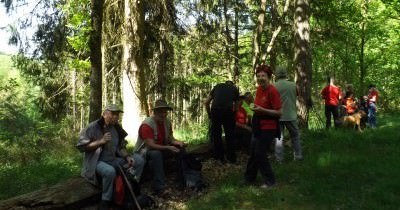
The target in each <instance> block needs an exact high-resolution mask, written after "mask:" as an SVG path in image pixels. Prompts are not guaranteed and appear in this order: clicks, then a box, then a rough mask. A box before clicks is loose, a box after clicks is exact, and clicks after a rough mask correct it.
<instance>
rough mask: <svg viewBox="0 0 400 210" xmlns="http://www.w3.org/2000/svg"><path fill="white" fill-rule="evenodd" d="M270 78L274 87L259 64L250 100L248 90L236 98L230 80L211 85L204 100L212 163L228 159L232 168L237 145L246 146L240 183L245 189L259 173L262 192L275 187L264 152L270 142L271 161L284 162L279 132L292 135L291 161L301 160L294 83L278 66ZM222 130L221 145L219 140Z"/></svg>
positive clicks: (236, 91) (264, 66)
mask: <svg viewBox="0 0 400 210" xmlns="http://www.w3.org/2000/svg"><path fill="white" fill-rule="evenodd" d="M275 76H276V79H277V81H276V82H275V83H273V82H272V69H271V67H270V66H267V65H260V66H258V67H257V68H256V79H257V85H258V86H257V89H256V93H255V98H254V102H253V96H252V95H251V93H250V92H246V93H245V94H244V95H243V96H240V95H239V91H238V89H237V88H236V87H235V86H234V84H233V82H231V81H227V82H225V83H220V84H218V85H216V86H215V87H214V88H213V89H212V90H211V92H210V94H209V96H208V98H207V100H206V101H205V106H206V110H207V113H208V115H209V118H210V123H211V129H210V132H211V141H212V142H213V147H214V150H213V152H214V158H215V159H216V160H218V161H219V162H220V163H222V164H224V163H226V162H227V161H228V162H229V163H231V164H236V163H237V160H236V150H237V149H238V146H239V147H246V145H247V144H249V159H248V161H247V167H246V170H245V172H244V181H243V182H244V184H246V185H247V184H254V182H255V180H256V177H257V173H258V171H259V172H260V173H261V175H262V177H263V183H262V184H261V187H262V188H269V187H272V186H274V185H275V183H276V181H275V175H274V173H273V170H272V167H271V164H270V162H269V160H268V156H267V153H268V152H269V150H270V148H271V146H272V145H273V144H274V143H275V156H276V159H277V161H279V162H282V161H283V158H284V155H283V154H284V153H283V149H284V144H283V131H284V128H287V129H288V131H289V133H290V136H291V140H292V144H293V148H294V159H295V160H302V159H303V155H302V150H301V145H300V140H299V131H298V124H297V110H296V98H297V94H298V92H297V88H296V84H295V83H294V82H292V81H288V80H287V71H286V69H285V68H283V67H277V68H276V74H275ZM222 128H223V130H224V133H225V143H226V146H224V145H223V141H222ZM247 142H248V143H247ZM225 149H226V151H225Z"/></svg>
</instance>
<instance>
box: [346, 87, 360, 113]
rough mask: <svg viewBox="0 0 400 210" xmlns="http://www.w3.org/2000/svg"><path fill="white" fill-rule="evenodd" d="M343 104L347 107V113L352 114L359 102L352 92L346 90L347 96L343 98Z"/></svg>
mask: <svg viewBox="0 0 400 210" xmlns="http://www.w3.org/2000/svg"><path fill="white" fill-rule="evenodd" d="M343 105H344V106H345V108H346V115H352V114H354V113H355V112H356V111H357V109H358V107H357V102H356V99H355V98H354V94H353V93H352V92H346V96H345V98H344V99H343Z"/></svg>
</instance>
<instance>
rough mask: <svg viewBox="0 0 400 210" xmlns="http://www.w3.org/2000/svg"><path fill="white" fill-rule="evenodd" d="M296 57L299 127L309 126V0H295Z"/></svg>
mask: <svg viewBox="0 0 400 210" xmlns="http://www.w3.org/2000/svg"><path fill="white" fill-rule="evenodd" d="M294 18H295V21H294V22H295V49H294V50H295V55H294V64H295V68H296V77H297V89H298V91H299V97H298V101H297V104H298V115H299V125H300V126H301V127H307V126H308V113H309V108H310V106H311V79H312V60H311V49H310V24H309V18H310V6H309V2H308V0H295V15H294Z"/></svg>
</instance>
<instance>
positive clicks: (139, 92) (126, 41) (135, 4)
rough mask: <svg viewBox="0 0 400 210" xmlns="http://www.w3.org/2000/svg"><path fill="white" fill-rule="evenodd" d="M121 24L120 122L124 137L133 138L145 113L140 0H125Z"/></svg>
mask: <svg viewBox="0 0 400 210" xmlns="http://www.w3.org/2000/svg"><path fill="white" fill-rule="evenodd" d="M124 2H125V3H124V5H125V6H124V7H125V13H124V18H125V25H124V29H125V30H124V35H123V38H122V42H123V58H122V59H123V60H122V61H123V62H122V63H123V65H122V66H123V69H125V72H124V73H123V75H122V83H123V98H124V116H123V118H122V125H123V126H124V128H125V130H126V131H127V132H128V139H131V138H133V139H135V138H136V137H137V130H138V128H139V126H140V123H141V119H143V117H144V116H149V114H150V113H149V108H148V104H147V92H146V88H145V84H146V79H145V71H144V60H143V43H144V10H143V1H139V0H125V1H124Z"/></svg>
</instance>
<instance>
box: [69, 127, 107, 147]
mask: <svg viewBox="0 0 400 210" xmlns="http://www.w3.org/2000/svg"><path fill="white" fill-rule="evenodd" d="M109 141H111V133H110V132H107V133H105V134H102V133H100V132H99V130H98V129H96V128H94V127H91V126H89V127H87V128H85V129H84V130H82V131H81V133H80V135H79V140H78V144H77V145H76V147H77V148H78V149H79V151H81V152H90V151H94V150H96V149H97V148H99V147H102V146H103V145H105V144H107V143H108V142H109Z"/></svg>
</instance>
